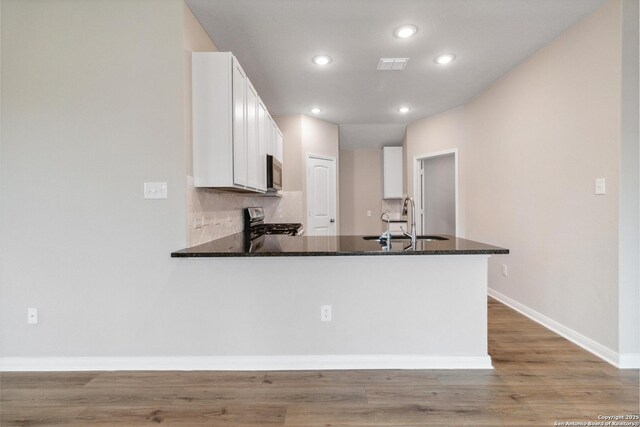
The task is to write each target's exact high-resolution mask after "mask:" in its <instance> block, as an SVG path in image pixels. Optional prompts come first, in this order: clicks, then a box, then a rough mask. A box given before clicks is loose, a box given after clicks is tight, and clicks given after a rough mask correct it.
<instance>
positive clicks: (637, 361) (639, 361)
mask: <svg viewBox="0 0 640 427" xmlns="http://www.w3.org/2000/svg"><path fill="white" fill-rule="evenodd" d="M618 368H620V369H640V353H620V356H619V357H618Z"/></svg>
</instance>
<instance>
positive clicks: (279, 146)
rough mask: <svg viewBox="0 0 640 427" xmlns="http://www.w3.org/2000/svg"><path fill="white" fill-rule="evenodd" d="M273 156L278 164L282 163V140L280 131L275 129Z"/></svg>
mask: <svg viewBox="0 0 640 427" xmlns="http://www.w3.org/2000/svg"><path fill="white" fill-rule="evenodd" d="M275 144H276V146H275V150H274V155H273V157H275V158H276V159H278V160H280V163H284V138H283V136H282V132H280V129H278V127H276V142H275Z"/></svg>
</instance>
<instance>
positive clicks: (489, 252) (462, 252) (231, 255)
mask: <svg viewBox="0 0 640 427" xmlns="http://www.w3.org/2000/svg"><path fill="white" fill-rule="evenodd" d="M508 254H509V249H477V250H472V249H462V250H455V249H453V250H440V251H404V252H398V251H395V252H379V251H377V252H200V253H194V252H191V253H185V252H180V251H177V252H172V253H171V258H262V257H309V256H315V257H318V256H420V255H422V256H430V255H432V256H433V255H435V256H438V255H508Z"/></svg>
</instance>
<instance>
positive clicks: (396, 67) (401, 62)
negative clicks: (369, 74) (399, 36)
mask: <svg viewBox="0 0 640 427" xmlns="http://www.w3.org/2000/svg"><path fill="white" fill-rule="evenodd" d="M407 62H409V58H380V61H378V68H377V69H378V70H381V71H402V70H404V69H405V68H407Z"/></svg>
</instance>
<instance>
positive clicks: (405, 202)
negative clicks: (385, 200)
mask: <svg viewBox="0 0 640 427" xmlns="http://www.w3.org/2000/svg"><path fill="white" fill-rule="evenodd" d="M409 202H411V234H409V233H407V232H406V231H404V229H403V228H402V227H400V230H402V234H404V235H405V236H407V237H411V246H412V247H413V248H415V247H416V204H415V202H414V201H413V198H411V197H409V196H405V198H404V200H403V201H402V215H404V216H407V215H408V213H409V209H408V208H409V206H408V205H409Z"/></svg>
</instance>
